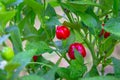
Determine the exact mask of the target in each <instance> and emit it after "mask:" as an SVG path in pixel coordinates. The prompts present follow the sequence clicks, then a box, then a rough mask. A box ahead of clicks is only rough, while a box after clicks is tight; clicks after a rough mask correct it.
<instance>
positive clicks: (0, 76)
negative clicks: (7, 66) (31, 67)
mask: <svg viewBox="0 0 120 80" xmlns="http://www.w3.org/2000/svg"><path fill="white" fill-rule="evenodd" d="M6 75H7V72H6V71H5V70H1V69H0V80H6V79H7V77H6Z"/></svg>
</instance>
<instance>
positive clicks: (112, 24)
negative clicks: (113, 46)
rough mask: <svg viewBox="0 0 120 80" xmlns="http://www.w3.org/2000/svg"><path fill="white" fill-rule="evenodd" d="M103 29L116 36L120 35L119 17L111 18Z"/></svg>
mask: <svg viewBox="0 0 120 80" xmlns="http://www.w3.org/2000/svg"><path fill="white" fill-rule="evenodd" d="M104 29H105V30H106V31H107V32H110V33H111V34H114V35H115V36H117V37H120V30H119V29H120V17H117V18H111V19H110V20H108V21H107V22H106V23H105V26H104Z"/></svg>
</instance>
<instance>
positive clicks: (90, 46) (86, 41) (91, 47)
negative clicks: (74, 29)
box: [79, 31, 97, 65]
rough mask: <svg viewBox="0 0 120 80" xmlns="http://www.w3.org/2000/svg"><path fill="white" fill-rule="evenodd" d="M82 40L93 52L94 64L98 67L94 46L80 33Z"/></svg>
mask: <svg viewBox="0 0 120 80" xmlns="http://www.w3.org/2000/svg"><path fill="white" fill-rule="evenodd" d="M79 33H80V36H81V38H82V39H83V41H84V42H85V43H86V45H87V46H88V48H89V49H90V51H91V54H92V57H93V64H94V65H97V62H96V61H97V57H96V56H95V52H94V46H92V44H91V43H90V42H89V41H88V40H87V39H86V38H84V35H83V34H82V33H81V32H80V31H79Z"/></svg>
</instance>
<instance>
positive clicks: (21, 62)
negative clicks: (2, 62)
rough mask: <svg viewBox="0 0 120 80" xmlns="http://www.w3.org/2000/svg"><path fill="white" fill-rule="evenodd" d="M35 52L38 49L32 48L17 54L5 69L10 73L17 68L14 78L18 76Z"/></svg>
mask: <svg viewBox="0 0 120 80" xmlns="http://www.w3.org/2000/svg"><path fill="white" fill-rule="evenodd" d="M35 52H36V50H33V49H31V50H28V51H24V52H20V53H18V54H16V55H15V57H14V58H13V60H12V61H10V62H9V63H8V64H7V65H6V66H5V70H6V71H8V72H10V73H11V72H13V71H14V70H15V71H14V74H13V78H16V77H18V74H19V73H20V71H21V70H22V69H23V68H24V67H25V66H26V65H27V64H28V63H29V62H30V60H31V59H32V57H33V56H34V55H35Z"/></svg>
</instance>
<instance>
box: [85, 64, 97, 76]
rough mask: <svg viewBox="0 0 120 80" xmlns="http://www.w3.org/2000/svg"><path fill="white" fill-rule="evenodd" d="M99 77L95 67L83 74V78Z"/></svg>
mask: <svg viewBox="0 0 120 80" xmlns="http://www.w3.org/2000/svg"><path fill="white" fill-rule="evenodd" d="M94 76H99V73H98V70H97V68H96V66H95V65H93V66H92V68H91V70H90V71H89V72H88V73H87V74H85V77H94Z"/></svg>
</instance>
